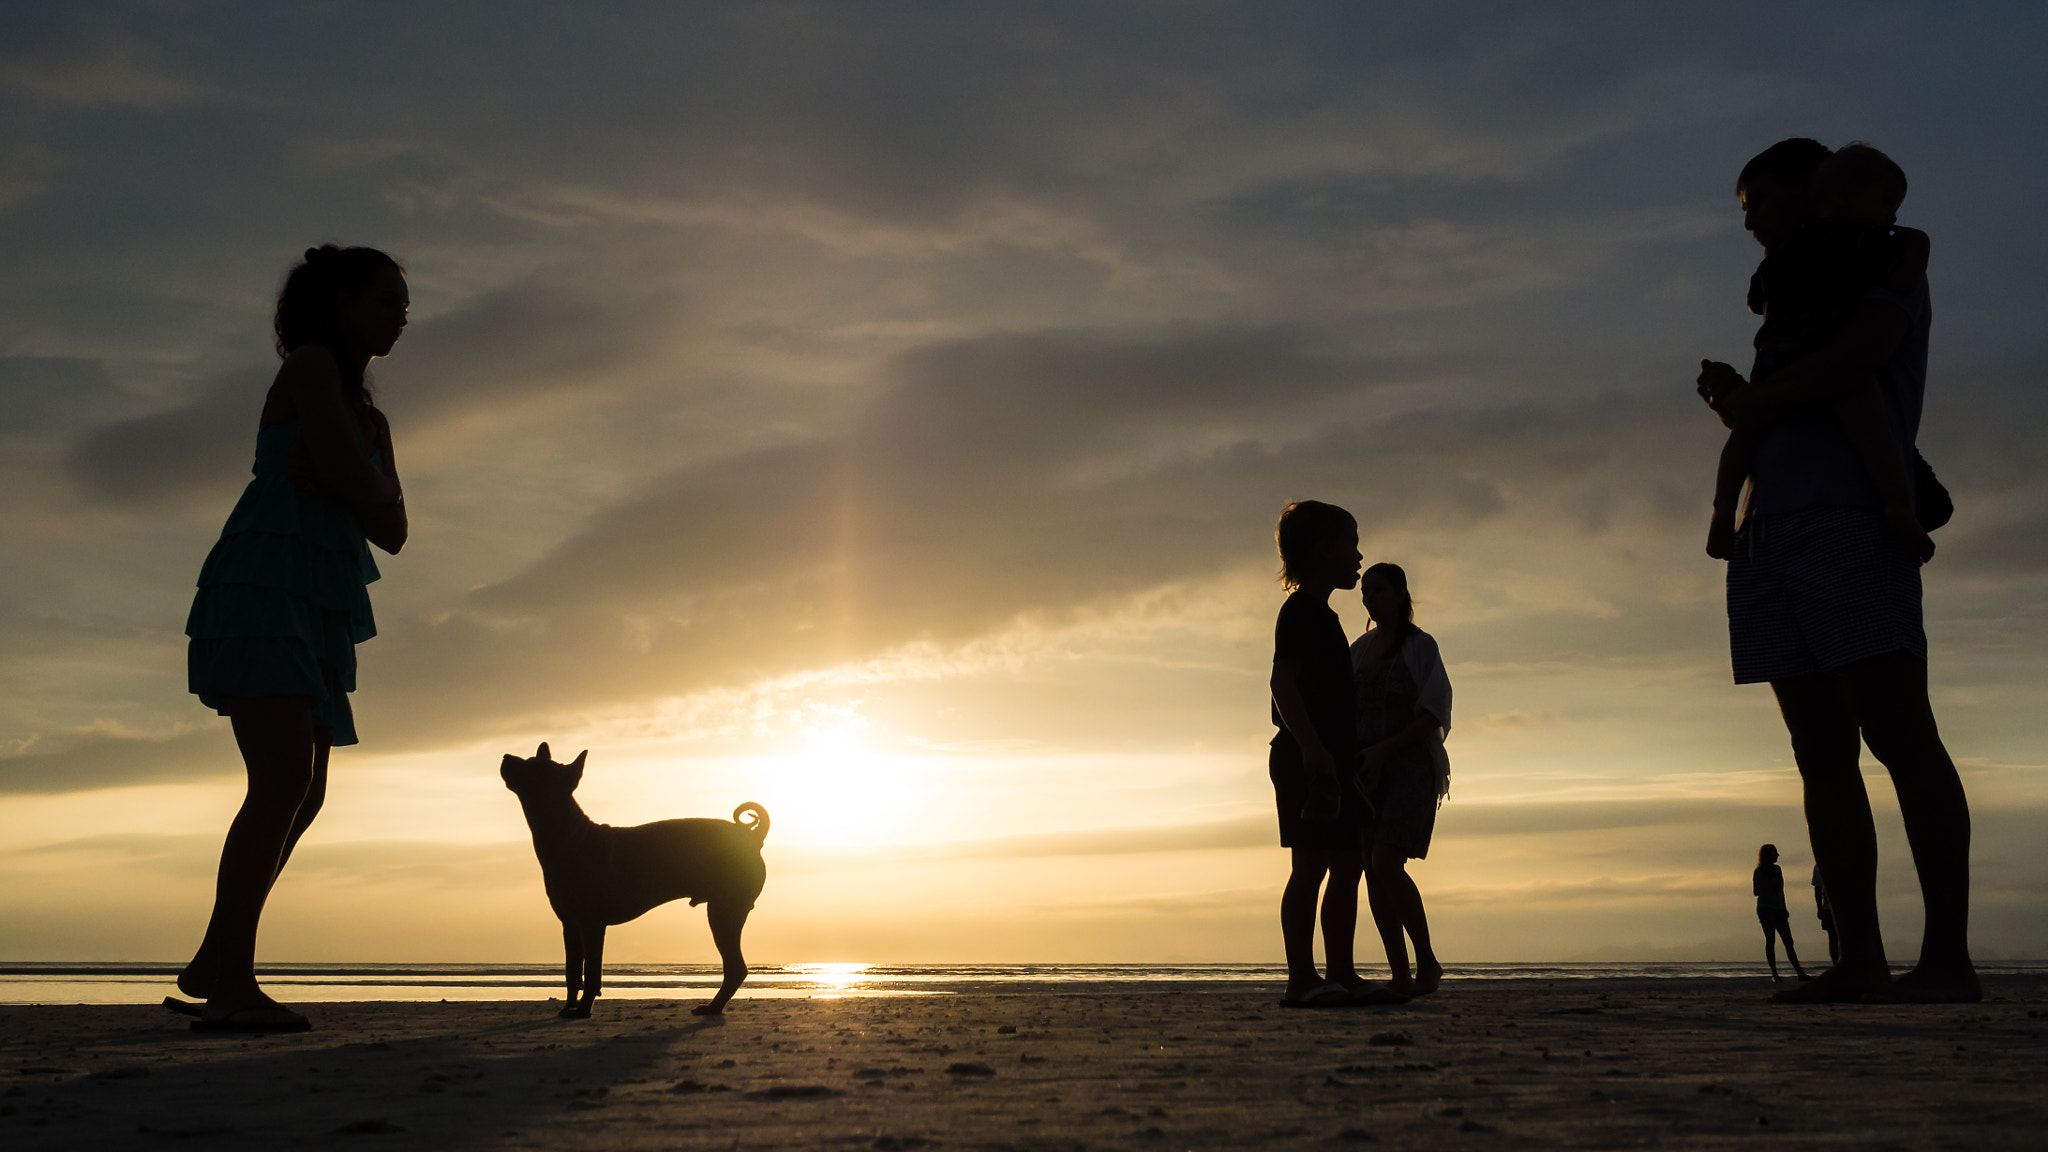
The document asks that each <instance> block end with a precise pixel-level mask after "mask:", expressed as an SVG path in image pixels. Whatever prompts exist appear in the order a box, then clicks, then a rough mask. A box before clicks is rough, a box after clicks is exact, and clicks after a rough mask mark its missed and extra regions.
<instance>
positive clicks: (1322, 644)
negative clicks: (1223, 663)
mask: <svg viewBox="0 0 2048 1152" xmlns="http://www.w3.org/2000/svg"><path fill="white" fill-rule="evenodd" d="M1274 540H1275V543H1276V544H1277V545H1278V546H1279V549H1280V583H1281V586H1282V587H1284V588H1286V589H1287V590H1288V593H1289V595H1288V597H1287V602H1286V603H1285V604H1283V605H1281V607H1280V619H1279V620H1278V622H1276V623H1275V624H1274V626H1273V676H1272V682H1271V687H1272V693H1273V697H1272V698H1273V727H1274V728H1276V729H1278V731H1277V732H1275V733H1274V736H1273V748H1272V753H1271V756H1270V758H1269V761H1268V766H1267V772H1268V775H1269V776H1270V777H1271V778H1272V781H1273V798H1274V802H1275V803H1276V805H1277V806H1278V810H1279V816H1280V846H1281V847H1283V848H1286V849H1288V850H1289V851H1290V852H1292V853H1293V871H1292V872H1291V873H1290V874H1289V876H1288V878H1287V888H1286V890H1285V891H1284V892H1283V893H1282V894H1281V897H1280V936H1281V939H1282V940H1283V941H1284V942H1285V944H1286V948H1287V994H1286V997H1285V999H1283V1000H1282V1001H1281V1004H1283V1005H1284V1006H1286V1007H1290V1008H1330V1007H1338V1006H1349V1005H1351V1004H1353V1003H1355V1002H1356V1000H1357V997H1356V994H1355V993H1354V991H1353V989H1354V987H1355V986H1357V985H1358V984H1360V983H1362V981H1361V980H1360V979H1359V976H1358V971H1357V968H1356V966H1355V964H1354V959H1353V944H1352V937H1353V935H1354V933H1355V932H1356V931H1357V928H1358V878H1359V873H1360V871H1361V870H1362V869H1363V867H1364V859H1363V857H1362V856H1361V855H1360V852H1359V844H1360V838H1361V836H1362V835H1363V830H1364V827H1365V818H1366V811H1365V797H1364V796H1363V794H1361V793H1360V792H1359V790H1358V789H1357V787H1356V785H1355V773H1356V769H1355V767H1354V764H1353V758H1354V751H1353V749H1354V741H1355V740H1356V738H1357V737H1356V728H1357V724H1356V720H1355V718H1354V716H1353V707H1354V701H1353V695H1352V684H1351V653H1350V650H1349V646H1348V645H1347V644H1346V643H1345V642H1344V625H1343V622H1342V621H1340V620H1338V619H1337V614H1336V613H1335V612H1333V611H1331V610H1330V605H1329V599H1330V594H1331V593H1332V592H1335V591H1336V590H1337V589H1339V588H1355V587H1357V586H1358V569H1359V566H1360V565H1361V564H1362V563H1363V562H1364V560H1365V558H1364V557H1363V556H1361V555H1360V554H1359V551H1358V521H1357V520H1355V519H1353V518H1352V516H1351V513H1349V512H1346V511H1345V510H1344V509H1342V508H1339V507H1337V506H1336V505H1334V504H1324V503H1322V502H1320V501H1316V500H1302V501H1299V502H1297V503H1294V504H1289V505H1288V506H1287V508H1286V509H1285V510H1284V511H1282V512H1281V513H1280V523H1279V525H1278V526H1277V527H1276V528H1275V529H1274ZM1325 876H1328V877H1329V881H1330V883H1329V889H1328V890H1327V891H1325V892H1322V893H1321V894H1322V923H1323V951H1324V953H1325V958H1326V959H1327V961H1328V975H1327V978H1326V977H1325V975H1324V973H1322V972H1319V971H1317V970H1316V962H1315V934H1316V897H1317V894H1318V891H1319V890H1321V889H1322V887H1323V878H1324V877H1325Z"/></svg>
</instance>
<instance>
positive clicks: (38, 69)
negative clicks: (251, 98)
mask: <svg viewBox="0 0 2048 1152" xmlns="http://www.w3.org/2000/svg"><path fill="white" fill-rule="evenodd" d="M0 89H6V90H8V91H10V92H12V93H13V94H14V95H15V96H16V97H17V98H19V99H24V100H27V101H29V102H30V103H32V104H35V105H38V106H41V107H45V108H54V109H64V110H79V109H90V108H136V109H142V110H145V111H153V110H158V109H163V108H168V107H171V106H173V105H178V104H186V103H190V102H192V101H195V100H201V99H205V98H208V97H210V96H213V95H214V91H213V88H212V86H211V85H210V84H208V83H207V82H205V81H203V80H198V79H194V78H190V77H186V76H181V75H179V74H178V72H177V70H176V69H174V68H171V67H169V66H167V65H166V64H165V63H164V60H163V53H162V52H161V51H160V50H159V49H158V48H157V47H156V46H155V45H153V44H150V43H147V42H146V41H143V40H141V39H139V38H137V37H135V36H131V35H127V34H125V33H114V34H110V35H106V36H103V37H101V38H100V39H98V40H97V41H96V42H94V43H92V44H90V45H80V46H74V47H72V48H70V49H68V50H62V51H58V52H54V53H50V54H39V55H32V56H21V55H16V56H13V57H12V58H8V59H0Z"/></svg>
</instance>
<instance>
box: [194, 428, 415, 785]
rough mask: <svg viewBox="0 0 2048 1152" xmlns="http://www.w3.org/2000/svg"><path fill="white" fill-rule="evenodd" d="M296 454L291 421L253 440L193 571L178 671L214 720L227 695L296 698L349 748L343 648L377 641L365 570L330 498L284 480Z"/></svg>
mask: <svg viewBox="0 0 2048 1152" xmlns="http://www.w3.org/2000/svg"><path fill="white" fill-rule="evenodd" d="M358 442H359V443H360V440H359V441H358ZM299 451H300V448H299V423H298V421H296V420H286V421H283V422H282V423H278V424H273V425H271V426H270V427H268V428H265V429H263V430H262V431H260V432H258V433H257V434H256V467H255V469H254V471H255V473H256V478H255V479H253V480H251V481H249V486H248V487H247V488H246V489H244V490H243V491H242V498H241V500H239V501H237V502H236V504H235V510H234V511H233V512H231V513H229V514H228V523H227V527H225V528H223V529H222V530H221V534H220V540H219V541H218V542H217V543H215V544H214V546H213V551H212V552H210V553H208V554H207V556H206V563H205V564H204V565H202V566H201V567H200V569H199V594H198V596H196V597H194V599H193V601H192V614H191V616H190V617H189V618H187V620H186V621H185V635H186V636H189V637H191V644H190V645H189V646H188V647H187V649H186V675H187V682H188V683H189V685H190V687H191V690H192V692H193V693H194V694H196V695H197V696H198V697H199V701H200V703H202V704H205V705H207V706H208V707H210V708H212V709H214V710H215V711H218V712H220V713H221V714H222V715H227V712H226V710H225V708H224V707H223V705H224V704H225V702H226V700H227V699H228V698H229V697H234V696H304V697H306V698H307V699H309V700H310V701H312V704H313V726H314V727H316V728H324V729H326V730H327V739H328V742H329V743H330V744H332V745H333V746H335V747H340V746H342V745H346V744H354V743H355V742H356V725H355V715H354V713H353V712H351V711H350V709H349V704H348V694H349V693H350V692H353V691H355V687H356V648H355V646H356V645H358V644H360V643H362V642H363V641H365V640H368V639H369V638H370V637H372V636H375V635H376V634H377V624H376V621H375V620H373V619H372V618H371V616H370V593H369V591H368V588H367V587H366V586H367V585H368V584H369V583H370V582H371V581H372V580H375V579H377V575H378V573H377V564H376V561H374V560H372V559H371V558H370V546H369V544H368V542H367V541H365V540H364V539H363V530H362V528H361V526H359V525H358V524H357V523H356V518H355V516H354V515H352V514H351V513H350V512H349V510H348V507H347V506H346V505H345V504H343V503H342V502H341V500H340V498H339V497H337V496H335V495H334V494H333V493H330V492H324V491H321V490H320V489H317V488H314V487H312V486H311V485H310V484H307V483H304V482H302V481H297V480H294V479H293V478H292V459H293V456H294V454H296V453H298V452H299ZM370 460H371V462H372V463H373V464H374V463H378V457H377V454H376V453H374V452H372V453H370Z"/></svg>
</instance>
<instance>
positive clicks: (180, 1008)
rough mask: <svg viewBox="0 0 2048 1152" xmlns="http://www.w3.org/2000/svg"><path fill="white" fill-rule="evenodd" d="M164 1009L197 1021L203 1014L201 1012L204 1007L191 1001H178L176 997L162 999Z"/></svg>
mask: <svg viewBox="0 0 2048 1152" xmlns="http://www.w3.org/2000/svg"><path fill="white" fill-rule="evenodd" d="M164 1007H166V1008H168V1009H170V1010H171V1011H173V1012H176V1013H177V1014H178V1015H180V1016H190V1017H192V1018H193V1019H194V1020H197V1019H199V1018H200V1016H201V1015H203V1014H204V1013H203V1011H202V1009H203V1008H204V1005H201V1004H198V1003H195V1002H193V1001H191V1000H180V999H178V998H177V997H176V996H166V997H164Z"/></svg>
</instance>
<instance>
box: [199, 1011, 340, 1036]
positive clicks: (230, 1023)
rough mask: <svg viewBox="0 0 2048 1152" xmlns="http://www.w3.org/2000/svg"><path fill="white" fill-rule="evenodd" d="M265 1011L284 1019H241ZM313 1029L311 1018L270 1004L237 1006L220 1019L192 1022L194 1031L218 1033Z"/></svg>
mask: <svg viewBox="0 0 2048 1152" xmlns="http://www.w3.org/2000/svg"><path fill="white" fill-rule="evenodd" d="M263 1012H275V1013H278V1014H279V1015H281V1016H283V1017H284V1019H281V1020H280V1019H277V1018H275V1017H273V1018H271V1019H268V1020H263V1019H241V1017H243V1016H244V1015H246V1014H253V1013H263ZM312 1030H313V1022H312V1021H311V1020H308V1019H306V1018H305V1017H304V1016H301V1015H299V1014H298V1013H296V1012H293V1011H292V1010H291V1009H289V1008H280V1007H274V1006H271V1005H268V1004H251V1005H250V1006H248V1007H247V1008H237V1009H235V1010H234V1011H233V1012H230V1013H228V1014H227V1015H225V1016H223V1017H221V1018H220V1019H218V1020H207V1019H203V1018H202V1019H199V1020H194V1021H193V1022H192V1031H194V1032H210V1033H216V1034H234V1035H254V1034H258V1033H265V1032H310V1031H312Z"/></svg>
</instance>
